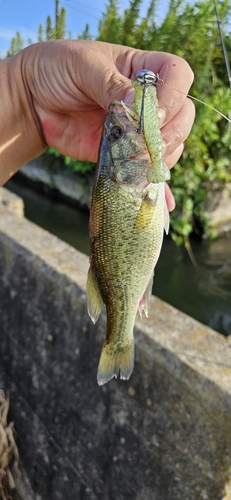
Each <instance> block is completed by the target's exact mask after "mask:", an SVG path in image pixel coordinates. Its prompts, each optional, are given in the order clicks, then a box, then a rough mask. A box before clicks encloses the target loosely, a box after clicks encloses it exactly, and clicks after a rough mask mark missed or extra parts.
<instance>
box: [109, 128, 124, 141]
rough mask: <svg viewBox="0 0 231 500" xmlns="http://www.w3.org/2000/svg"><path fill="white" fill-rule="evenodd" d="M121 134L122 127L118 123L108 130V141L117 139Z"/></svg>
mask: <svg viewBox="0 0 231 500" xmlns="http://www.w3.org/2000/svg"><path fill="white" fill-rule="evenodd" d="M122 135H123V129H122V128H121V127H119V126H118V125H114V126H113V127H112V128H111V130H110V134H108V139H109V141H117V140H118V139H120V137H121V136H122Z"/></svg>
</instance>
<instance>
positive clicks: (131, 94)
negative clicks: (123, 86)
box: [123, 89, 135, 104]
mask: <svg viewBox="0 0 231 500" xmlns="http://www.w3.org/2000/svg"><path fill="white" fill-rule="evenodd" d="M134 98H135V89H130V90H129V91H128V93H127V94H126V96H125V97H124V99H123V102H124V103H125V104H133V102H134Z"/></svg>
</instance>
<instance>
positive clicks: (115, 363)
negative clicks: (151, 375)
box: [97, 339, 134, 385]
mask: <svg viewBox="0 0 231 500" xmlns="http://www.w3.org/2000/svg"><path fill="white" fill-rule="evenodd" d="M133 366H134V339H132V341H131V343H130V344H129V345H126V347H125V348H124V350H121V351H119V352H118V353H115V352H113V351H112V350H111V349H110V344H106V343H104V344H103V347H102V351H101V356H100V360H99V366H98V373H97V381H98V384H99V385H103V384H106V383H107V382H108V381H109V380H111V379H112V378H113V377H115V378H117V376H118V373H119V371H120V378H121V379H123V380H127V379H129V377H130V375H131V373H132V370H133Z"/></svg>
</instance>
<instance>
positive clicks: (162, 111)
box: [158, 108, 167, 127]
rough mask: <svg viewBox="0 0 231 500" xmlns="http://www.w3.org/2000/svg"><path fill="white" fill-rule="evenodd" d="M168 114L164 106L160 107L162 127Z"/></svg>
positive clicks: (159, 115) (159, 113) (159, 114)
mask: <svg viewBox="0 0 231 500" xmlns="http://www.w3.org/2000/svg"><path fill="white" fill-rule="evenodd" d="M166 116H167V111H166V109H164V108H159V109H158V118H159V124H160V127H161V125H163V123H164V121H165V118H166Z"/></svg>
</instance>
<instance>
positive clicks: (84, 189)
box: [20, 159, 94, 210]
mask: <svg viewBox="0 0 231 500" xmlns="http://www.w3.org/2000/svg"><path fill="white" fill-rule="evenodd" d="M20 174H23V176H25V178H26V179H28V180H30V181H33V182H34V183H35V184H37V185H40V186H41V185H42V186H43V190H44V191H45V192H46V191H49V190H50V191H51V192H52V193H54V192H56V193H57V194H59V196H60V197H61V198H62V199H64V200H66V201H68V202H69V203H71V204H72V205H79V206H81V207H82V208H83V209H87V210H89V208H90V203H91V192H92V186H93V179H94V176H93V173H89V174H88V173H86V174H85V175H84V176H83V175H81V174H79V173H77V172H76V173H74V174H71V173H68V172H67V173H66V174H64V173H60V174H59V173H54V172H49V171H48V170H46V169H45V168H44V167H43V166H42V165H41V160H39V159H36V160H33V161H31V162H30V163H28V164H27V165H24V166H23V167H22V168H21V169H20Z"/></svg>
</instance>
